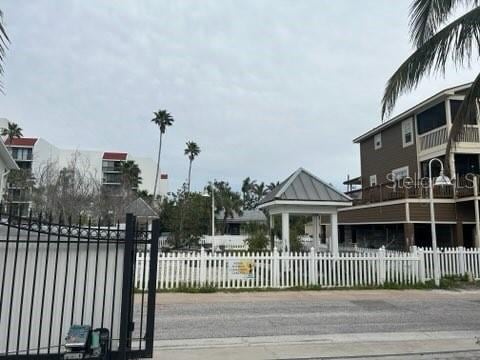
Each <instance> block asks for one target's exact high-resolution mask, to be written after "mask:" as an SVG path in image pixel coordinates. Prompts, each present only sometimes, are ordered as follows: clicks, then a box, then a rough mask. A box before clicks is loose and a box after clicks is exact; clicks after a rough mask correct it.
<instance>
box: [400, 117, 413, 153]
mask: <svg viewBox="0 0 480 360" xmlns="http://www.w3.org/2000/svg"><path fill="white" fill-rule="evenodd" d="M402 142H403V147H407V146H410V145H412V144H413V120H412V119H407V120H404V121H403V122H402Z"/></svg>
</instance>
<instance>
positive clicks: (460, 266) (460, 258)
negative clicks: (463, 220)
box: [457, 246, 467, 276]
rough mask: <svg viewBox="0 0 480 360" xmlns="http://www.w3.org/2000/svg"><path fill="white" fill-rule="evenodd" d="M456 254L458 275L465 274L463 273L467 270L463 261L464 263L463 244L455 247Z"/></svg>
mask: <svg viewBox="0 0 480 360" xmlns="http://www.w3.org/2000/svg"><path fill="white" fill-rule="evenodd" d="M457 256H458V258H457V259H458V272H459V274H458V275H461V276H463V275H465V273H466V272H467V269H466V268H465V263H466V259H465V248H464V247H463V246H460V247H458V248H457Z"/></svg>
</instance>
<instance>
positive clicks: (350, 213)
mask: <svg viewBox="0 0 480 360" xmlns="http://www.w3.org/2000/svg"><path fill="white" fill-rule="evenodd" d="M387 221H392V222H397V221H405V204H395V205H387V206H375V207H368V208H363V209H355V208H354V207H353V208H351V209H349V210H346V211H340V212H339V213H338V222H339V223H343V224H348V223H350V224H355V223H369V222H372V223H375V222H387Z"/></svg>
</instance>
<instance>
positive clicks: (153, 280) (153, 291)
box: [140, 219, 160, 357]
mask: <svg viewBox="0 0 480 360" xmlns="http://www.w3.org/2000/svg"><path fill="white" fill-rule="evenodd" d="M159 238H160V219H155V220H153V221H152V237H151V243H150V264H149V265H150V266H149V275H148V298H147V324H146V331H145V350H146V352H147V357H152V356H153V337H154V334H155V300H156V297H157V267H158V239H159ZM140 335H141V334H140Z"/></svg>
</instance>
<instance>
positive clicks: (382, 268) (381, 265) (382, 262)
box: [377, 246, 386, 285]
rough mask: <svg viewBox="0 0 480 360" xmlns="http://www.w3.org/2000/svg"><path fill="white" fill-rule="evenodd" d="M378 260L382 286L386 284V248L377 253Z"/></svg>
mask: <svg viewBox="0 0 480 360" xmlns="http://www.w3.org/2000/svg"><path fill="white" fill-rule="evenodd" d="M377 258H378V282H379V284H380V285H383V284H384V283H385V270H386V264H385V263H386V260H385V246H382V247H381V248H380V249H379V250H378V252H377Z"/></svg>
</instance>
